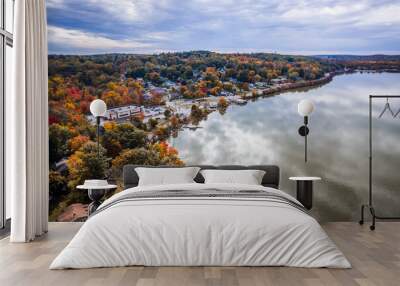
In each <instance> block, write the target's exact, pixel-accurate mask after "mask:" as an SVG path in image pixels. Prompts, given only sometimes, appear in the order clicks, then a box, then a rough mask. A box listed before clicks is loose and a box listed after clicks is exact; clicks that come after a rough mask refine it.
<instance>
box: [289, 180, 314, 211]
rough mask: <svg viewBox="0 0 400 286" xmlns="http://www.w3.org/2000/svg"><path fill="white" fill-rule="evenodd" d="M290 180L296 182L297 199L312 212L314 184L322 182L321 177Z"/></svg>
mask: <svg viewBox="0 0 400 286" xmlns="http://www.w3.org/2000/svg"><path fill="white" fill-rule="evenodd" d="M289 180H292V181H296V183H297V191H296V198H297V200H298V201H299V202H300V203H302V204H303V206H304V207H305V208H306V209H308V210H311V209H312V203H313V182H314V181H319V180H321V178H320V177H290V178H289Z"/></svg>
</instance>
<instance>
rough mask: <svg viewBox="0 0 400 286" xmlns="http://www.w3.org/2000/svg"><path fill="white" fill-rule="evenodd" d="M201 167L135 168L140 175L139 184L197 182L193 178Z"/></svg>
mask: <svg viewBox="0 0 400 286" xmlns="http://www.w3.org/2000/svg"><path fill="white" fill-rule="evenodd" d="M199 170H200V168H198V167H185V168H145V167H138V168H135V171H136V173H137V174H138V176H139V184H138V185H139V186H151V185H170V184H187V183H195V181H194V180H193V179H194V178H195V177H196V175H197V173H198V172H199Z"/></svg>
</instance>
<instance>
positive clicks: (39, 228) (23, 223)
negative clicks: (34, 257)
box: [6, 0, 49, 242]
mask: <svg viewBox="0 0 400 286" xmlns="http://www.w3.org/2000/svg"><path fill="white" fill-rule="evenodd" d="M14 35H15V37H14V49H13V50H14V60H15V65H14V72H13V79H14V81H13V87H14V88H13V90H14V94H13V96H12V98H8V99H6V100H9V102H6V105H7V107H9V110H8V111H7V113H8V115H9V116H8V117H6V118H7V120H8V122H7V123H6V124H7V129H6V132H7V133H6V134H7V140H6V150H7V156H6V166H7V168H9V170H8V172H7V177H6V182H7V183H6V184H7V187H10V188H11V237H10V241H12V242H28V241H31V240H33V239H35V237H36V236H40V235H42V234H43V233H44V232H47V225H48V169H49V168H48V102H47V93H48V92H47V68H48V67H47V23H46V6H45V0H17V1H15V31H14Z"/></svg>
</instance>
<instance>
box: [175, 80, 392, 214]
mask: <svg viewBox="0 0 400 286" xmlns="http://www.w3.org/2000/svg"><path fill="white" fill-rule="evenodd" d="M399 91H400V74H398V73H397V74H396V73H354V74H345V75H340V76H336V77H334V79H333V80H332V82H330V83H329V84H326V85H324V86H322V87H318V88H314V89H311V90H308V91H294V92H287V93H283V94H279V95H276V96H272V97H266V98H259V99H257V100H255V101H253V102H248V103H247V105H245V106H237V105H231V106H230V107H229V108H228V110H227V111H226V113H225V114H223V115H221V114H220V113H218V112H213V113H211V114H210V115H209V116H208V118H207V120H205V121H202V122H201V123H200V125H199V126H200V127H201V128H199V129H196V130H195V131H193V130H189V129H185V130H183V131H181V132H179V135H178V136H177V138H171V139H170V143H171V144H172V145H173V146H174V147H175V148H177V150H178V151H179V155H180V157H181V158H182V159H183V160H184V161H185V162H186V163H187V164H277V165H279V166H280V167H281V189H282V190H285V191H287V192H288V193H290V194H292V195H294V194H295V183H294V182H292V181H289V180H288V177H290V176H299V175H311V176H320V177H322V178H323V181H321V182H317V183H315V187H314V207H313V209H312V213H313V214H314V215H315V216H316V217H317V218H318V219H320V220H329V221H333V220H358V219H359V215H360V210H359V208H360V205H361V204H362V203H365V202H366V201H367V200H368V189H367V188H368V95H369V94H398V93H399ZM304 98H308V99H311V100H312V101H313V102H314V104H315V106H316V110H315V111H314V112H313V113H312V115H311V118H310V125H309V126H310V130H311V132H310V135H309V162H307V163H304V139H303V138H302V137H300V136H299V135H298V134H297V129H298V127H299V126H300V125H301V124H302V118H301V117H300V116H299V115H298V113H297V104H298V102H299V101H300V100H301V99H304ZM384 103H385V100H381V101H377V102H375V104H374V107H373V112H374V117H375V119H374V188H375V196H374V199H375V204H376V207H377V210H378V212H379V214H380V215H386V216H389V215H390V216H393V215H397V216H398V215H400V210H399V208H398V205H399V204H400V190H399V183H400V179H399V177H398V168H399V166H400V144H399V142H400V117H399V118H396V119H393V118H392V117H391V116H390V115H389V113H387V114H385V115H384V116H383V117H382V118H381V119H376V118H377V116H378V115H379V113H380V111H381V110H382V109H383V107H384ZM391 106H392V108H393V109H394V111H395V112H396V111H397V110H398V109H399V108H400V100H397V101H396V100H392V101H391Z"/></svg>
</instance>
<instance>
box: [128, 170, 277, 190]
mask: <svg viewBox="0 0 400 286" xmlns="http://www.w3.org/2000/svg"><path fill="white" fill-rule="evenodd" d="M137 167H146V168H160V167H163V168H181V167H175V166H143V165H125V166H124V170H123V181H124V189H129V188H133V187H136V186H137V185H138V183H139V176H138V174H137V173H136V171H135V168H137ZM186 167H199V168H201V170H205V169H217V170H263V171H265V175H264V177H263V179H262V182H261V184H262V185H263V186H264V187H270V188H275V189H278V188H279V167H278V166H275V165H251V166H241V165H222V166H214V165H190V166H186ZM194 180H195V181H196V182H197V183H204V178H203V176H202V175H201V174H200V173H198V174H197V176H196V177H195V178H194Z"/></svg>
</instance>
